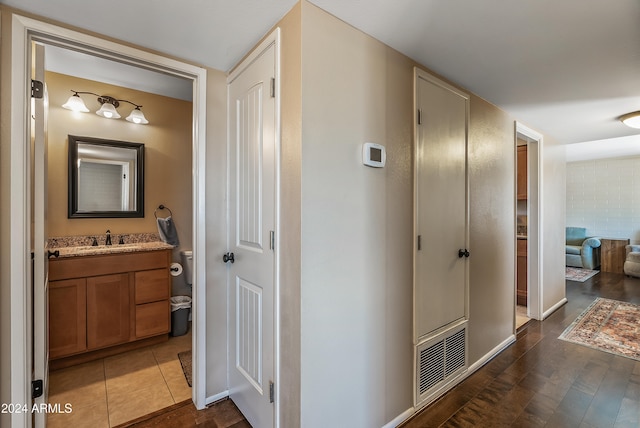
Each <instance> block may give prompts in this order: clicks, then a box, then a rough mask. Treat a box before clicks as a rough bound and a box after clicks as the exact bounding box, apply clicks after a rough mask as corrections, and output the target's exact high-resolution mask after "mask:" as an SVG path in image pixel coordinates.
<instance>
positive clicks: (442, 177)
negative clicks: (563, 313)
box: [414, 70, 470, 343]
mask: <svg viewBox="0 0 640 428" xmlns="http://www.w3.org/2000/svg"><path fill="white" fill-rule="evenodd" d="M415 82H416V95H415V96H416V107H417V109H418V121H417V122H418V123H417V125H416V164H415V165H416V170H415V177H416V181H415V198H416V201H415V229H416V235H417V241H418V242H417V245H416V251H415V279H414V296H415V297H414V324H415V325H414V334H415V338H414V339H415V341H416V343H418V342H419V341H420V340H422V339H423V338H426V337H429V336H430V335H432V334H434V333H435V332H437V331H441V330H443V329H446V327H447V326H449V325H454V324H457V322H459V321H462V320H464V319H466V308H467V264H468V263H467V260H468V257H469V255H470V250H469V248H468V227H467V223H468V222H467V218H468V216H467V117H468V103H469V98H468V96H467V95H466V94H463V93H461V92H460V91H458V90H456V89H455V88H453V87H451V86H449V85H447V84H446V83H444V82H441V81H439V80H438V79H435V78H433V77H431V76H429V75H427V74H426V73H422V72H420V71H419V70H418V71H416V80H415Z"/></svg>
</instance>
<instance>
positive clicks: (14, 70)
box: [3, 14, 207, 427]
mask: <svg viewBox="0 0 640 428" xmlns="http://www.w3.org/2000/svg"><path fill="white" fill-rule="evenodd" d="M32 40H35V41H39V42H42V43H45V44H55V45H57V46H61V47H69V48H73V49H76V50H81V51H84V52H87V53H91V52H100V54H101V55H102V56H107V57H110V58H111V59H113V60H116V61H119V62H124V63H128V64H130V65H133V66H136V65H142V64H144V65H145V67H151V68H155V69H156V70H158V71H163V72H165V73H169V74H173V75H177V76H180V77H183V78H187V79H191V80H193V88H194V90H193V98H194V101H193V138H192V143H193V201H194V202H193V204H194V206H193V216H194V218H193V225H194V227H193V245H194V287H193V293H194V299H193V302H194V304H193V344H194V350H195V352H194V363H193V372H194V388H193V396H192V398H193V401H194V403H195V405H196V407H197V408H199V409H202V408H204V407H205V405H206V404H207V403H206V385H205V380H206V379H207V376H206V365H205V362H206V349H207V348H206V331H205V328H206V299H205V296H206V293H205V291H206V288H205V284H206V242H205V239H206V234H205V230H206V215H207V213H206V205H205V201H206V199H205V196H206V192H205V190H206V180H205V177H206V168H205V167H206V164H205V161H206V156H205V151H206V119H207V116H206V94H207V91H206V82H207V73H206V70H205V69H203V68H200V67H196V66H193V65H191V64H186V63H183V62H180V61H176V60H173V59H169V58H166V57H163V56H160V55H156V54H151V53H149V52H145V51H143V50H140V49H136V48H133V47H129V46H125V45H121V44H119V43H115V42H111V41H107V40H104V39H101V38H98V37H95V36H90V35H87V34H83V33H80V32H77V31H73V30H69V29H66V28H63V27H59V26H56V25H52V24H48V23H45V22H42V21H38V20H36V19H32V18H27V17H24V16H21V15H18V14H13V15H12V29H11V48H12V51H11V73H10V80H11V91H10V93H9V94H8V97H9V98H10V103H11V117H10V119H9V121H10V135H9V139H10V143H9V146H10V148H9V150H7V151H5V152H10V171H9V172H8V174H7V176H10V177H11V178H12V179H11V181H10V186H9V199H10V200H11V206H10V220H9V230H10V236H8V237H4V238H3V241H5V242H10V243H11V244H10V245H11V247H10V255H9V256H8V259H9V262H8V264H7V267H8V273H3V280H4V279H8V280H9V281H10V284H11V285H10V289H9V293H10V307H11V314H10V318H11V327H10V332H11V338H10V341H11V386H10V399H11V402H14V403H29V402H30V401H31V398H30V395H31V391H30V389H31V380H32V379H31V367H30V365H31V361H32V356H31V352H32V350H31V345H30V337H31V330H30V329H31V328H32V325H31V321H30V316H31V310H30V308H31V304H32V300H33V296H31V295H30V293H29V292H28V291H27V290H28V289H29V288H30V280H31V275H30V266H31V260H30V247H31V243H30V240H31V232H30V225H29V218H30V209H31V202H30V196H31V195H30V192H29V191H27V189H28V183H29V178H28V174H29V151H28V147H29V144H27V143H28V141H29V135H30V133H29V122H28V120H29V119H28V117H27V114H26V112H27V111H28V108H27V104H26V103H27V102H29V100H30V94H29V87H30V84H29V76H30V72H29V70H27V64H28V61H27V58H29V56H30V55H31V41H32ZM199 296H201V297H200V298H199ZM36 310H37V309H36ZM11 426H12V427H29V426H31V417H30V414H13V415H11Z"/></svg>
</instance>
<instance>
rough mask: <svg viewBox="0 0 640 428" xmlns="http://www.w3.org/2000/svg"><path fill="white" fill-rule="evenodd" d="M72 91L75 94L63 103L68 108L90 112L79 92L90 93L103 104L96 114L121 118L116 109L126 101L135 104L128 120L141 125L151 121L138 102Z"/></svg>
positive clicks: (108, 117)
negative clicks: (145, 115)
mask: <svg viewBox="0 0 640 428" xmlns="http://www.w3.org/2000/svg"><path fill="white" fill-rule="evenodd" d="M71 92H73V95H71V96H70V97H69V99H68V100H67V102H66V103H64V104H63V105H62V107H64V108H66V109H67V110H72V111H78V112H83V113H86V112H88V111H89V109H88V108H87V106H86V105H85V103H84V101H83V100H82V98H80V95H79V94H90V95H95V96H96V97H98V102H99V103H100V104H101V105H102V106H101V107H100V109H99V110H98V111H96V114H97V115H98V116H101V117H104V118H107V119H119V118H121V117H122V116H120V114H119V113H118V110H116V109H117V108H118V107H119V106H120V103H121V102H125V103H129V104H131V105H132V106H135V108H134V109H133V110H132V111H131V113H130V114H129V116H127V118H126V120H127V121H128V122H132V123H137V124H140V125H146V124H147V123H149V121H148V120H147V118H146V117H144V114H143V113H142V110H140V109H141V108H142V106H141V105H138V104H136V103H132V102H131V101H128V100H118V99H115V98H113V97H110V96H108V95H98V94H94V93H93V92H83V91H74V90H73V89H72V90H71Z"/></svg>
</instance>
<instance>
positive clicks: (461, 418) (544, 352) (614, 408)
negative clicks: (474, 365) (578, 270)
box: [402, 272, 640, 428]
mask: <svg viewBox="0 0 640 428" xmlns="http://www.w3.org/2000/svg"><path fill="white" fill-rule="evenodd" d="M597 297H606V298H609V299H615V300H621V301H627V302H632V303H637V304H640V279H637V278H628V277H626V276H624V275H618V274H611V273H604V272H601V273H599V274H598V275H596V276H595V277H593V278H591V279H589V280H587V281H586V282H584V283H579V282H573V281H567V300H568V303H567V304H566V305H564V306H563V307H561V308H560V309H558V310H557V311H556V312H555V313H553V314H552V315H551V316H550V317H549V318H547V319H546V320H545V321H544V322H539V321H535V320H532V321H530V322H529V323H528V324H527V325H525V326H523V327H522V328H521V329H520V330H519V331H518V334H517V340H516V342H515V343H514V344H512V345H511V346H510V347H508V348H507V349H506V350H505V351H504V352H502V353H501V354H499V355H498V356H496V357H495V358H494V359H493V360H491V361H490V362H489V363H487V364H486V365H485V366H484V367H482V368H481V369H480V370H478V371H477V372H476V373H474V374H473V375H471V376H470V377H469V378H468V379H466V380H465V381H464V382H462V383H461V384H460V385H458V386H456V387H455V388H454V389H453V390H451V391H450V392H448V393H447V394H445V395H444V396H443V397H442V398H440V399H439V400H438V401H436V402H435V403H434V404H432V405H431V406H429V407H427V408H426V409H424V410H423V411H421V412H420V413H419V414H417V415H416V416H415V417H414V418H412V419H411V420H409V421H407V422H406V423H405V424H403V425H402V427H403V428H417V427H440V426H442V427H562V428H564V427H584V428H591V427H640V362H638V361H634V360H632V359H629V358H625V357H619V356H615V355H612V354H609V353H605V352H602V351H598V350H594V349H590V348H587V347H585V346H581V345H576V344H573V343H569V342H565V341H562V340H559V339H558V336H559V335H560V334H561V333H562V332H563V331H564V329H565V328H566V327H567V326H568V325H569V324H571V323H572V322H573V321H574V320H575V318H576V317H577V316H578V315H580V313H581V312H582V311H583V310H584V309H585V308H586V307H587V306H589V304H591V302H593V300H595V299H596V298H597ZM639 322H640V320H639Z"/></svg>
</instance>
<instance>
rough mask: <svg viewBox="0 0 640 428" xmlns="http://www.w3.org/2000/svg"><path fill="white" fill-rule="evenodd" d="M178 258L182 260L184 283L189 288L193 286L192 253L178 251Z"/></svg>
mask: <svg viewBox="0 0 640 428" xmlns="http://www.w3.org/2000/svg"><path fill="white" fill-rule="evenodd" d="M180 257H181V258H182V268H183V273H184V282H185V284H186V285H187V286H189V287H191V285H192V284H193V251H180Z"/></svg>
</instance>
